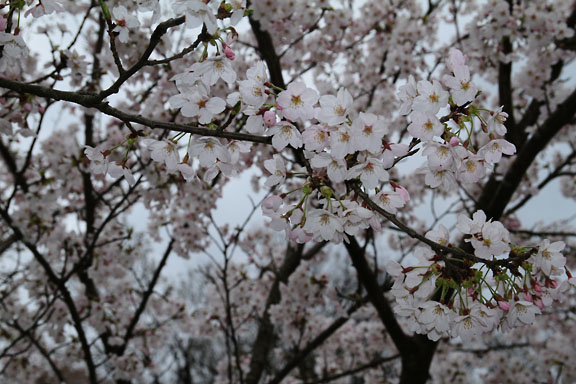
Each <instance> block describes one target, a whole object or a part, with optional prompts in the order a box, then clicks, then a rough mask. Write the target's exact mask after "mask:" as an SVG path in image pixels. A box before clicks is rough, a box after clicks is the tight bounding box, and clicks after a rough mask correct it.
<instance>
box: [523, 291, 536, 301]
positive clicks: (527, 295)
mask: <svg viewBox="0 0 576 384" xmlns="http://www.w3.org/2000/svg"><path fill="white" fill-rule="evenodd" d="M522 296H523V298H524V301H527V302H529V303H532V302H533V301H534V300H533V299H532V295H529V294H527V293H524V294H523V295H522Z"/></svg>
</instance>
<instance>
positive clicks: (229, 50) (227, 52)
mask: <svg viewBox="0 0 576 384" xmlns="http://www.w3.org/2000/svg"><path fill="white" fill-rule="evenodd" d="M222 51H223V52H224V54H225V55H226V57H227V58H228V59H229V60H234V58H235V57H236V55H235V54H234V51H233V50H232V48H230V47H229V46H228V44H222Z"/></svg>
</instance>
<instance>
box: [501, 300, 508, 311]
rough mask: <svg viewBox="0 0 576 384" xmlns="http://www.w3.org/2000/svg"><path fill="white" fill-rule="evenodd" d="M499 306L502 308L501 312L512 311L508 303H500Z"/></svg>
mask: <svg viewBox="0 0 576 384" xmlns="http://www.w3.org/2000/svg"><path fill="white" fill-rule="evenodd" d="M498 306H499V307H500V309H501V310H503V311H508V310H510V303H509V302H507V301H498Z"/></svg>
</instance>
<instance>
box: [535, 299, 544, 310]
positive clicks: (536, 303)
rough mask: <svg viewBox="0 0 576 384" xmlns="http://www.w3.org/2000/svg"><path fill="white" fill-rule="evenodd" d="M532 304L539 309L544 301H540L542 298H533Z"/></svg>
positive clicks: (542, 306)
mask: <svg viewBox="0 0 576 384" xmlns="http://www.w3.org/2000/svg"><path fill="white" fill-rule="evenodd" d="M534 305H536V306H537V307H538V308H540V309H542V308H544V303H543V302H542V299H536V300H534Z"/></svg>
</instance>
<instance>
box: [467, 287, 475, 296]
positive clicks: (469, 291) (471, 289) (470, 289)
mask: <svg viewBox="0 0 576 384" xmlns="http://www.w3.org/2000/svg"><path fill="white" fill-rule="evenodd" d="M473 294H474V288H468V295H470V296H472V295H473Z"/></svg>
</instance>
